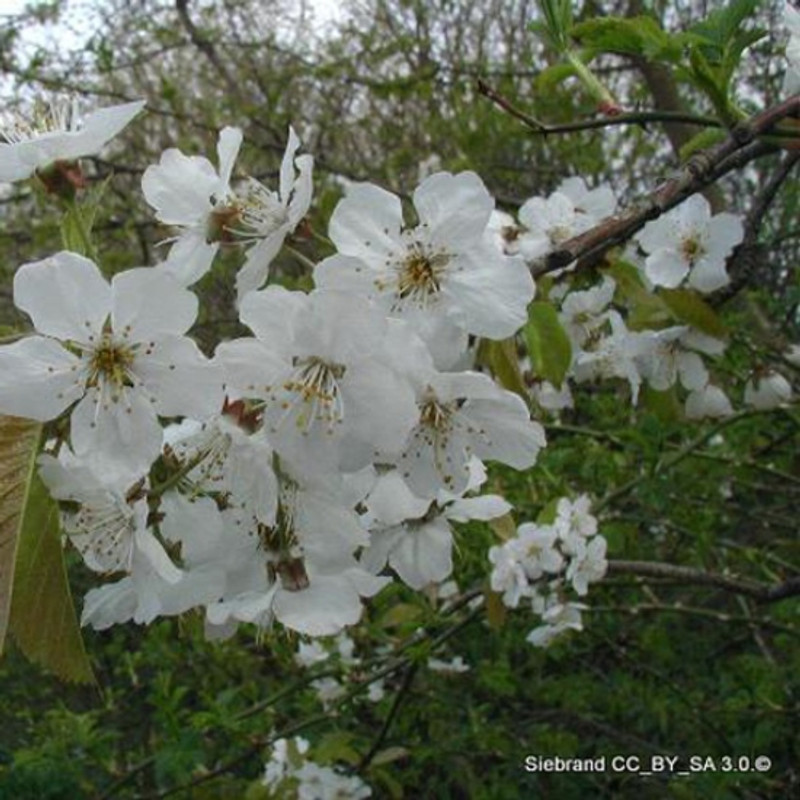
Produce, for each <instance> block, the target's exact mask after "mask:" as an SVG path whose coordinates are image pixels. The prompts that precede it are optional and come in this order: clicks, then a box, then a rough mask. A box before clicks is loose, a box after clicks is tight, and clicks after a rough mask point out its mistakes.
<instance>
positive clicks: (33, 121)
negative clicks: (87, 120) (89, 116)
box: [0, 99, 78, 144]
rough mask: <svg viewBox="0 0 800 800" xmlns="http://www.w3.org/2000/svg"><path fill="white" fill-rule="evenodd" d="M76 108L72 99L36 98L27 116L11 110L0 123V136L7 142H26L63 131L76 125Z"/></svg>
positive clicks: (72, 128)
mask: <svg viewBox="0 0 800 800" xmlns="http://www.w3.org/2000/svg"><path fill="white" fill-rule="evenodd" d="M77 121H78V109H77V105H76V104H75V103H74V102H73V101H72V100H52V101H49V102H48V101H46V100H42V99H37V100H36V101H35V102H34V105H33V109H32V111H31V114H30V116H29V117H24V116H22V114H18V113H15V112H11V113H10V114H8V115H5V119H4V120H3V123H2V124H0V128H2V132H1V133H0V138H2V139H5V141H6V142H8V143H9V144H19V143H20V142H27V141H30V140H31V139H35V138H37V137H38V136H42V135H43V134H47V133H63V132H65V131H70V130H74V129H75V128H76V127H77Z"/></svg>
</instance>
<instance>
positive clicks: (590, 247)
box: [533, 95, 800, 275]
mask: <svg viewBox="0 0 800 800" xmlns="http://www.w3.org/2000/svg"><path fill="white" fill-rule="evenodd" d="M792 116H800V95H795V96H794V97H791V98H790V99H789V100H786V101H784V102H782V103H779V104H778V105H775V106H772V107H771V108H768V109H766V110H765V111H762V112H761V113H760V114H756V115H755V116H753V117H751V118H750V119H749V120H748V121H746V122H742V123H740V124H738V125H736V126H735V127H734V128H732V129H731V131H730V133H729V135H728V137H727V138H726V139H725V141H724V142H721V143H720V144H718V145H716V146H714V147H712V148H710V149H708V150H704V151H701V152H698V153H695V155H694V156H692V158H691V159H689V161H688V162H687V164H686V165H685V166H684V167H683V168H682V169H681V170H679V171H678V173H677V174H676V175H675V176H674V177H672V178H670V179H669V180H667V181H665V182H664V183H662V184H661V185H660V186H658V187H657V188H656V189H655V190H654V191H653V192H652V194H651V195H650V196H649V197H647V198H646V199H645V200H643V201H642V202H640V203H637V204H636V205H634V206H632V207H631V208H629V209H627V210H625V211H623V212H622V213H620V214H617V215H615V216H611V217H608V218H607V219H604V220H602V221H601V222H600V223H599V224H598V225H595V227H593V228H590V229H589V230H588V231H586V232H585V233H582V234H580V235H579V236H574V237H573V238H572V239H568V240H567V241H566V242H564V243H563V244H562V245H561V246H560V247H559V248H558V249H557V250H554V251H552V252H551V253H549V254H548V255H547V256H545V257H544V258H542V259H540V260H539V262H538V263H536V264H534V267H533V273H534V275H542V274H545V273H547V272H553V271H555V270H558V269H562V268H563V267H566V266H567V265H568V264H571V263H572V262H573V261H575V260H576V259H581V258H582V259H583V264H586V263H587V261H590V262H594V260H596V259H597V258H598V257H600V256H601V255H602V254H603V253H605V252H606V251H607V250H608V249H609V248H611V247H613V246H615V245H617V244H621V243H623V242H625V241H627V240H628V239H629V238H630V237H631V236H632V235H633V234H634V233H636V231H638V230H640V229H641V228H642V227H644V225H645V224H646V223H647V222H649V221H650V220H653V219H656V218H657V217H660V216H661V215H662V214H663V213H664V212H666V211H669V209H671V208H674V207H675V206H677V205H679V204H680V203H682V202H683V201H684V200H685V199H686V198H687V197H689V196H690V195H692V194H695V193H696V192H698V191H700V190H701V189H703V188H705V187H706V186H708V185H710V184H712V183H714V182H715V181H717V180H718V179H719V178H721V177H722V176H723V175H726V174H727V173H728V172H731V171H732V170H734V169H739V168H741V167H742V166H744V165H745V164H747V163H749V162H750V161H753V160H754V159H756V158H759V157H760V156H763V155H766V154H767V153H772V152H774V151H775V149H776V146H775V145H773V144H771V143H768V142H764V141H762V140H760V139H759V137H760V136H761V135H762V134H765V133H767V132H768V131H770V130H771V129H772V128H773V127H774V126H775V125H776V124H777V123H778V122H780V121H781V120H783V119H786V118H787V117H792ZM579 266H582V265H581V264H579Z"/></svg>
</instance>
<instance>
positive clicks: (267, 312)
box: [239, 286, 308, 351]
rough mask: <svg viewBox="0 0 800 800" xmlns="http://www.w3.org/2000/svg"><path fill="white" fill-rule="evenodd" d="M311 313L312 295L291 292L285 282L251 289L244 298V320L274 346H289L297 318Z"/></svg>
mask: <svg viewBox="0 0 800 800" xmlns="http://www.w3.org/2000/svg"><path fill="white" fill-rule="evenodd" d="M305 313H308V299H307V295H305V294H304V293H303V292H290V291H289V290H288V289H284V288H283V286H268V287H267V288H266V289H264V290H263V291H260V292H251V293H249V294H248V295H247V296H246V297H245V298H244V299H243V300H242V302H241V305H240V307H239V317H240V319H241V320H242V324H244V325H247V327H248V328H250V330H251V331H253V333H254V334H255V335H256V336H257V337H258V338H259V339H261V340H262V341H263V342H266V343H267V344H268V345H269V346H270V347H276V348H277V349H278V350H279V351H280V350H283V349H285V348H288V346H289V342H290V341H291V339H292V337H293V335H294V327H295V320H296V319H298V317H300V316H301V315H303V314H305Z"/></svg>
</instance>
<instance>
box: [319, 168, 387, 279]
mask: <svg viewBox="0 0 800 800" xmlns="http://www.w3.org/2000/svg"><path fill="white" fill-rule="evenodd" d="M402 224H403V210H402V207H401V205H400V199H399V198H398V197H396V196H395V195H393V194H390V193H389V192H387V191H385V190H384V189H381V188H379V187H378V186H374V185H373V184H371V183H357V184H354V185H353V186H351V187H350V188H349V189H348V192H347V194H346V195H345V197H344V198H343V199H342V200H340V201H339V203H338V205H337V206H336V208H335V209H334V210H333V214H332V216H331V220H330V223H329V224H328V235H329V236H330V238H331V239H332V241H333V243H334V244H335V245H336V247H337V249H338V250H339V252H340V253H343V254H344V255H348V256H356V257H357V258H362V259H364V260H365V261H366V262H367V263H368V264H371V263H374V262H376V261H377V262H378V263H381V262H383V260H384V259H385V258H386V257H387V256H389V255H391V254H392V253H394V252H395V251H396V250H398V249H400V248H401V245H400V228H401V227H402Z"/></svg>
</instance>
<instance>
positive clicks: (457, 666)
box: [428, 656, 470, 674]
mask: <svg viewBox="0 0 800 800" xmlns="http://www.w3.org/2000/svg"><path fill="white" fill-rule="evenodd" d="M428 669H429V670H431V671H432V672H445V673H448V672H449V673H453V674H457V673H459V672H468V671H469V669H470V666H469V664H467V663H466V662H465V661H464V659H463V658H462V657H461V656H455V658H451V659H450V661H443V660H442V659H439V658H429V659H428Z"/></svg>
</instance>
